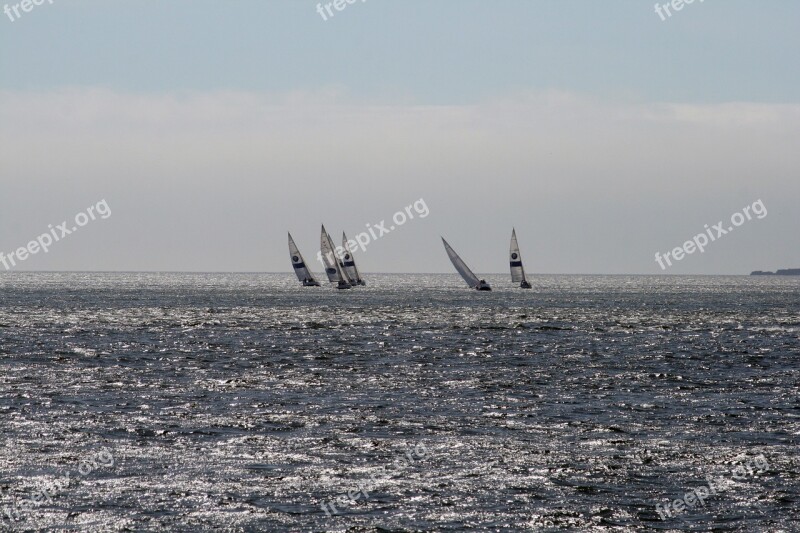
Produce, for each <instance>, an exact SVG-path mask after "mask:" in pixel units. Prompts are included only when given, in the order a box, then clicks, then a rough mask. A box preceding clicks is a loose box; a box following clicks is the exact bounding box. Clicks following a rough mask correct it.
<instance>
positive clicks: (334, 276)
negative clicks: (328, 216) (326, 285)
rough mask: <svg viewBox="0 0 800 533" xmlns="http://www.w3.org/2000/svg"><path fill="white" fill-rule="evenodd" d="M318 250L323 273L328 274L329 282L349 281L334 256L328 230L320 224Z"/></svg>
mask: <svg viewBox="0 0 800 533" xmlns="http://www.w3.org/2000/svg"><path fill="white" fill-rule="evenodd" d="M320 251H321V252H322V263H323V264H324V265H325V274H327V275H328V281H330V282H331V283H339V284H343V283H347V284H349V283H350V280H349V279H348V278H347V274H345V273H344V271H343V270H342V267H341V265H340V264H339V258H338V257H336V252H335V251H334V249H333V241H332V240H331V236H330V235H328V232H327V231H325V225H324V224H323V226H322V233H321V235H320Z"/></svg>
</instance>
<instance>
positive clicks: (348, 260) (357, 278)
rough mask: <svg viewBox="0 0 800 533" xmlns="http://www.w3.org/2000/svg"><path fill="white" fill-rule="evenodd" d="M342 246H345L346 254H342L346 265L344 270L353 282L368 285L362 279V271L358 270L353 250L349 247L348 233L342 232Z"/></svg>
mask: <svg viewBox="0 0 800 533" xmlns="http://www.w3.org/2000/svg"><path fill="white" fill-rule="evenodd" d="M342 248H344V255H343V256H342V263H343V265H344V272H345V274H347V277H348V278H350V281H351V283H355V284H356V285H366V283H365V282H364V280H363V279H361V272H359V271H358V267H357V266H356V261H355V259H353V252H352V251H351V250H349V249H348V248H347V235H345V234H344V232H342Z"/></svg>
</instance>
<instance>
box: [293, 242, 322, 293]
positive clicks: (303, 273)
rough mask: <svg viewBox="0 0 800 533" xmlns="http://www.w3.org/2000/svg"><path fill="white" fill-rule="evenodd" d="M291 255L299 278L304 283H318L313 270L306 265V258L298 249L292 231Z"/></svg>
mask: <svg viewBox="0 0 800 533" xmlns="http://www.w3.org/2000/svg"><path fill="white" fill-rule="evenodd" d="M289 257H290V258H291V259H292V267H294V273H295V274H297V279H298V280H300V281H302V282H303V283H304V284H312V283H317V280H316V279H315V278H314V274H312V273H311V270H310V269H309V268H308V266H307V265H306V261H305V259H303V254H301V253H300V250H298V249H297V245H296V244H295V243H294V239H292V234H291V233H290V234H289Z"/></svg>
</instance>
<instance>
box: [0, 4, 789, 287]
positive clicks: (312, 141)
mask: <svg viewBox="0 0 800 533" xmlns="http://www.w3.org/2000/svg"><path fill="white" fill-rule="evenodd" d="M325 3H327V2H323V3H321V4H320V3H318V2H313V1H305V0H226V1H224V2H221V1H207V0H191V1H189V0H170V1H169V2H164V1H156V0H139V1H137V2H131V1H126V2H124V1H122V0H53V1H52V2H51V1H50V0H44V2H43V3H42V4H41V5H38V6H36V5H34V6H33V7H32V8H31V9H30V11H28V12H25V11H23V10H22V9H21V8H17V12H18V14H19V16H16V15H15V12H14V9H13V8H14V6H15V5H17V4H18V3H17V2H9V3H7V4H4V3H2V2H0V7H2V8H4V7H6V6H8V8H9V9H8V11H4V13H0V252H3V253H5V255H6V256H8V255H9V254H13V253H15V250H17V249H19V248H20V247H28V248H29V249H30V247H29V246H28V243H29V242H30V241H35V240H36V239H37V237H40V236H41V235H42V234H47V233H50V235H53V236H57V235H59V233H55V232H56V231H57V230H56V229H55V228H56V227H57V226H58V225H60V224H62V221H67V222H68V224H67V226H65V227H66V228H67V229H70V230H71V229H72V228H73V227H75V228H76V229H75V231H70V234H68V235H65V234H61V236H60V238H59V239H58V240H57V241H56V240H55V237H54V238H53V240H54V241H55V242H53V243H52V245H49V246H48V251H47V252H46V253H44V252H43V251H42V250H41V249H39V250H38V252H37V253H35V254H28V257H26V258H25V259H19V257H17V259H18V261H17V264H15V265H14V266H13V267H12V270H17V271H20V270H45V271H48V270H118V271H138V270H150V271H153V270H155V271H161V270H163V271H243V272H288V271H289V270H290V262H289V257H288V249H287V245H286V234H287V232H291V233H292V235H293V237H294V239H295V241H296V242H297V244H298V246H299V247H300V250H301V251H302V252H303V253H304V255H305V256H306V259H307V261H308V262H309V263H310V264H312V265H313V266H312V268H313V269H314V270H316V271H317V272H321V270H322V269H321V266H320V265H319V263H317V261H316V259H315V258H314V257H315V256H316V254H317V251H318V250H319V232H320V224H322V223H324V224H325V226H326V228H327V229H328V230H329V232H330V233H331V235H332V237H333V238H334V240H335V241H337V242H338V241H339V240H340V239H341V232H342V231H343V230H344V231H345V232H347V234H348V236H349V237H351V238H355V236H356V235H357V234H359V233H362V232H363V233H362V238H364V236H365V235H367V234H368V232H369V230H370V229H372V230H373V232H374V233H375V234H376V237H377V238H372V237H370V242H369V243H368V244H367V245H366V246H365V249H363V250H358V251H356V258H357V261H358V263H359V267H360V269H361V270H362V271H365V272H452V266H451V265H450V263H449V260H448V258H447V256H446V254H445V251H444V249H443V247H442V245H441V240H440V236H444V237H445V238H446V239H447V240H448V242H449V243H450V244H451V245H452V246H453V247H454V248H455V249H456V250H457V251H458V252H459V253H460V254H461V255H462V257H463V258H464V259H465V260H466V262H467V263H468V264H469V265H470V266H471V267H472V268H473V270H475V271H476V272H478V273H499V272H507V268H508V263H507V261H508V241H509V238H510V234H511V229H512V227H514V228H516V231H517V236H518V239H519V242H520V246H521V248H522V255H523V259H524V260H525V265H526V270H527V271H528V272H529V273H534V274H535V273H564V274H577V273H587V274H591V273H597V274H747V273H749V272H750V271H751V270H774V269H777V268H788V267H800V236H799V235H798V231H797V229H798V228H799V227H800V212H798V208H797V206H798V200H800V180H798V170H800V150H798V146H800V97H799V96H800V69H798V68H797V65H798V63H797V61H798V60H797V57H800V32H798V31H797V27H798V23H800V3H798V2H796V1H794V0H767V1H762V2H755V1H753V0H750V1H743V0H726V1H725V2H722V1H721V0H705V1H701V0H695V1H694V2H693V3H691V4H685V5H683V7H682V9H681V10H680V11H675V10H674V9H672V8H670V13H671V16H666V15H665V14H664V9H663V8H662V9H661V12H662V15H659V14H658V13H657V12H656V9H655V7H656V6H655V5H654V2H646V1H635V0H615V1H613V2H612V1H608V2H598V1H590V0H582V1H578V0H559V1H558V2H554V1H549V0H547V1H546V0H525V1H523V0H492V1H489V0H481V1H478V0H437V1H435V2H431V1H422V0H402V1H399V0H393V1H392V0H365V1H362V0H356V1H355V2H354V3H353V4H346V3H345V4H344V5H345V8H344V9H343V10H341V11H336V10H335V8H333V7H332V8H331V9H332V12H333V16H330V15H328V14H327V13H326V12H325V6H324V4H325ZM666 3H667V2H666V1H663V2H659V4H666ZM318 7H319V10H321V11H322V12H323V14H324V15H325V16H324V17H323V16H322V15H321V14H320V13H319V11H318ZM12 19H13V20H12ZM100 202H104V203H103V204H102V205H105V206H108V210H107V211H105V210H103V211H102V212H103V213H106V212H108V213H110V215H108V216H106V217H105V218H103V217H101V216H95V217H94V219H93V220H92V219H91V218H89V219H88V220H87V219H86V217H84V218H83V219H82V220H81V222H85V224H84V225H82V226H81V227H77V226H78V224H75V223H74V221H75V217H76V215H78V214H79V213H86V212H87V211H86V210H87V208H89V207H90V206H94V207H96V206H97V205H98V203H100ZM415 202H416V205H417V206H422V205H424V206H425V209H424V210H423V209H420V210H419V212H418V211H415V210H414V208H413V206H414V205H415ZM756 203H757V207H756V208H754V207H753V205H754V204H756ZM409 206H411V207H410V209H411V210H410V211H409V210H406V208H407V207H409ZM761 206H763V209H762V208H761ZM745 208H749V209H748V211H747V213H748V214H750V215H751V216H750V218H749V219H744V221H742V220H741V219H737V222H741V224H740V225H739V226H738V227H735V228H734V229H733V230H729V228H731V227H733V224H732V223H731V217H732V216H734V217H735V216H738V215H736V214H737V213H743V214H742V215H741V216H744V213H745V211H744V209H745ZM97 211H98V210H97V209H95V213H96V212H97ZM397 212H405V213H406V215H408V214H409V213H413V214H414V218H412V219H408V220H405V221H404V222H403V223H395V222H396V221H399V220H401V219H402V217H397V218H395V219H394V220H393V217H394V216H395V214H396V213H397ZM421 212H424V213H425V216H424V217H423V216H422V215H421V214H420V213H421ZM754 212H758V213H765V214H762V215H760V217H759V216H752V214H753V213H754ZM79 216H83V215H79ZM406 218H409V217H408V216H406ZM720 221H721V222H723V225H722V226H720V227H721V228H722V229H724V230H726V233H725V234H724V235H721V234H718V233H717V232H716V231H714V232H713V233H712V235H714V236H715V238H714V240H713V241H712V240H711V239H709V241H710V242H709V243H708V245H707V246H705V247H704V251H703V252H702V253H701V252H700V251H699V250H694V252H693V253H691V254H686V255H685V256H684V257H683V258H682V259H680V260H677V259H675V260H673V261H672V265H671V266H667V267H666V268H664V269H662V268H661V267H660V266H659V263H658V262H657V261H656V260H655V254H656V253H657V252H658V253H660V254H662V256H663V254H665V253H666V252H670V251H673V250H674V249H675V248H676V247H684V243H685V242H687V241H692V240H693V238H695V237H696V236H698V235H700V234H708V233H707V231H713V230H711V228H712V227H713V226H714V225H717V224H718V223H719V222H720ZM376 225H383V226H384V227H385V228H387V229H388V228H390V227H391V226H394V229H393V230H391V231H389V232H386V233H384V234H383V235H380V236H377V234H379V233H380V232H379V231H375V226H376ZM706 225H708V228H706ZM51 226H52V228H51ZM701 242H702V240H701ZM45 244H46V242H45ZM40 248H41V247H40ZM23 255H25V254H23ZM662 263H663V262H662ZM4 271H5V269H4V268H3V264H2V263H1V262H0V275H2V273H3V272H4Z"/></svg>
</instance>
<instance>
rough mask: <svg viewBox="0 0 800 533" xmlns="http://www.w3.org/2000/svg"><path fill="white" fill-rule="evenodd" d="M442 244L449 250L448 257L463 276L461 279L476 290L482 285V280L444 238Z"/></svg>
mask: <svg viewBox="0 0 800 533" xmlns="http://www.w3.org/2000/svg"><path fill="white" fill-rule="evenodd" d="M442 242H443V243H444V249H445V250H447V255H448V257H450V261H452V262H453V266H454V267H456V270H458V273H459V274H461V277H462V278H464V281H466V282H467V285H469V286H470V287H471V288H473V289H474V288H475V287H477V286H478V285H480V282H481V280H479V279H478V276H476V275H475V273H473V272H472V270H470V269H469V267H468V266H467V264H466V263H464V261H463V260H462V259H461V258H460V257H459V256H458V254H457V253H456V252H455V250H453V249H452V248H451V247H450V245H449V244H447V241H446V240H444V237H442Z"/></svg>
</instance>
